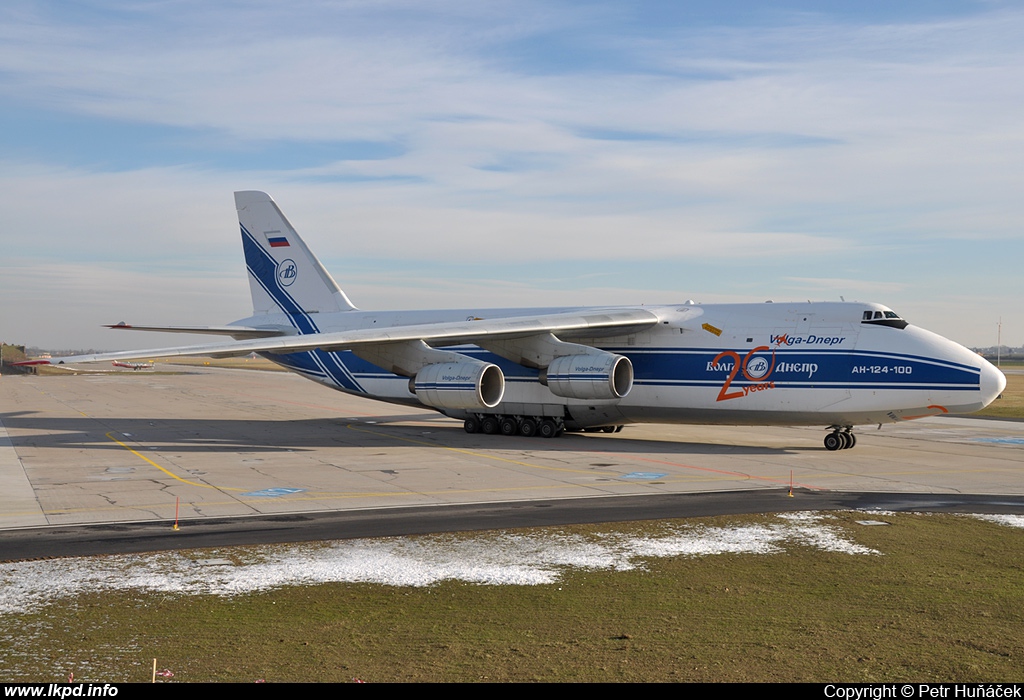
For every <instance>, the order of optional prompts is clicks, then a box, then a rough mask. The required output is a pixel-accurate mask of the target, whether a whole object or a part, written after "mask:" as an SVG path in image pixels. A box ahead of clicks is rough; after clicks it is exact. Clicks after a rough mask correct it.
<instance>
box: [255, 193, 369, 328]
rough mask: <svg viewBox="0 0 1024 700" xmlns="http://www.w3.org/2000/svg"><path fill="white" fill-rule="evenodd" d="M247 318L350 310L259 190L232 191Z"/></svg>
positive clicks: (348, 304)
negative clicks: (244, 277) (249, 309)
mask: <svg viewBox="0 0 1024 700" xmlns="http://www.w3.org/2000/svg"><path fill="white" fill-rule="evenodd" d="M235 208H236V209H238V223H239V226H240V227H241V229H242V248H243V249H244V251H245V266H246V268H247V269H248V272H249V290H250V291H251V292H252V307H253V315H256V316H259V315H264V314H277V313H286V314H290V315H301V316H307V315H308V314H314V313H330V312H333V311H352V310H353V309H355V308H356V307H355V306H353V305H352V302H351V301H349V299H348V297H347V296H345V292H343V291H342V290H341V288H340V287H339V286H338V283H337V282H335V281H334V278H333V277H331V274H330V273H329V272H327V270H326V269H325V268H324V266H323V265H321V264H320V261H319V260H317V258H316V256H315V255H313V253H311V252H310V250H309V248H307V247H306V244H305V243H304V242H303V240H302V239H301V238H300V237H299V234H298V233H297V232H296V231H295V229H294V228H292V225H291V224H290V223H289V222H288V219H287V218H285V215H284V214H282V213H281V210H280V209H278V207H277V204H275V203H274V200H273V199H271V198H270V196H269V195H267V194H266V193H264V192H235Z"/></svg>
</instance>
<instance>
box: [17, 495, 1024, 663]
mask: <svg viewBox="0 0 1024 700" xmlns="http://www.w3.org/2000/svg"><path fill="white" fill-rule="evenodd" d="M835 516H836V519H835V520H834V521H832V522H834V524H835V526H836V527H838V528H840V529H841V530H843V531H844V533H845V534H846V536H847V537H849V538H850V539H852V540H853V541H855V542H857V543H859V544H861V545H865V546H867V547H870V548H872V549H874V550H877V551H878V552H879V553H880V554H874V555H871V554H867V555H865V554H860V555H851V554H846V553H832V552H822V551H821V550H818V549H814V548H811V547H808V546H802V545H800V544H789V545H787V546H786V547H785V550H784V551H783V552H782V553H777V554H758V555H755V554H718V555H711V556H699V557H697V556H676V557H671V558H652V559H649V560H646V561H645V566H644V567H643V568H642V569H636V570H632V571H606V570H588V569H568V570H566V571H565V572H564V573H563V575H562V578H561V579H560V580H559V581H558V582H557V583H552V584H546V585H536V586H513V585H475V584H467V583H461V582H451V581H448V582H444V583H440V584H437V585H433V586H428V587H420V588H414V587H398V586H387V585H380V584H366V583H330V584H321V585H315V586H303V587H299V586H295V587H283V588H277V589H274V590H271V591H269V592H263V593H253V594H246V595H240V596H236V597H220V596H214V595H199V596H196V595H191V596H187V595H175V594H167V593H162V594H147V593H143V592H118V593H103V594H100V593H96V594H88V595H83V596H80V597H78V598H77V599H73V600H61V601H57V602H56V604H51V605H49V606H48V607H45V608H43V609H42V610H40V611H38V612H34V613H28V614H7V615H4V616H3V618H2V619H3V624H2V633H0V665H2V666H3V667H4V668H2V669H0V672H2V676H3V678H4V680H7V681H22V680H31V681H57V680H61V679H64V678H66V677H67V674H68V672H70V671H74V672H75V678H76V679H82V680H94V681H145V680H148V679H149V674H150V668H151V664H152V659H153V658H154V657H156V658H157V659H158V665H159V666H160V667H161V668H164V667H166V668H170V669H172V670H173V671H174V673H175V676H174V681H243V682H252V681H254V680H257V679H266V680H267V681H270V682H273V681H350V680H352V679H353V678H360V679H362V680H366V681H780V682H788V681H826V680H828V681H837V680H841V681H865V682H866V681H1009V680H1019V679H1020V676H1021V672H1022V669H1024V605H1022V601H1024V530H1021V529H1014V528H1009V527H1006V526H1003V525H997V524H993V523H989V522H982V521H978V520H975V519H971V518H968V517H962V516H949V515H919V514H918V515H914V514H898V515H883V516H880V515H877V514H874V515H869V516H866V515H864V514H855V513H838V514H835ZM771 517H772V516H751V517H746V518H736V517H730V518H711V519H702V520H699V521H697V520H694V521H686V522H687V523H688V524H690V525H699V524H703V525H707V526H724V525H730V524H736V523H743V524H752V523H753V524H757V523H767V522H769V521H770V520H771ZM865 517H870V518H873V519H877V520H884V521H886V522H888V523H890V525H889V526H887V527H868V526H864V525H860V524H857V522H856V521H857V520H859V519H863V518H865ZM659 527H662V525H661V524H658V523H630V524H617V525H602V526H593V527H578V528H563V529H561V530H560V531H561V532H566V531H568V532H573V533H580V534H583V535H585V536H586V535H588V534H592V533H594V532H601V531H608V530H611V529H614V530H616V531H620V532H631V531H637V532H644V531H648V530H656V529H658V528H659ZM476 536H478V535H475V534H472V533H469V534H466V535H460V536H459V537H476ZM194 556H196V557H204V556H211V554H210V553H209V552H195V553H194ZM216 556H219V557H225V556H228V557H230V556H231V555H230V552H229V551H227V550H220V551H218V552H217V553H216Z"/></svg>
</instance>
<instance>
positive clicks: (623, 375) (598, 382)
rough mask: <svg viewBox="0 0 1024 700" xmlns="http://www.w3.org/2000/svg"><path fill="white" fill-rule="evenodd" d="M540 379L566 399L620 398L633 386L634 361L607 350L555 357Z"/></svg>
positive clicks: (552, 390) (557, 394)
mask: <svg viewBox="0 0 1024 700" xmlns="http://www.w3.org/2000/svg"><path fill="white" fill-rule="evenodd" d="M541 381H542V382H544V383H546V384H547V387H548V389H550V390H551V393H552V394H554V395H555V396H562V397H564V398H567V399H621V398H622V397H624V396H625V395H626V394H628V393H629V390H630V389H632V388H633V363H631V362H630V361H629V358H627V357H623V356H622V355H615V354H613V353H610V352H600V351H599V352H593V353H585V354H579V355H563V356H562V357H556V358H555V359H554V360H553V361H552V362H551V364H550V365H548V367H547V370H546V371H544V372H543V373H541Z"/></svg>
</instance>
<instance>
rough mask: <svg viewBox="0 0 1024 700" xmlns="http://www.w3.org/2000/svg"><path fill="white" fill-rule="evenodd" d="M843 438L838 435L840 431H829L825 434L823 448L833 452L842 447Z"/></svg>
mask: <svg viewBox="0 0 1024 700" xmlns="http://www.w3.org/2000/svg"><path fill="white" fill-rule="evenodd" d="M844 442H845V441H844V440H843V438H841V437H840V433H838V432H835V433H829V434H828V435H826V436H825V449H826V450H828V451H829V452H835V451H836V450H840V449H842V448H843V444H844Z"/></svg>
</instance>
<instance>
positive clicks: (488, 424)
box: [480, 416, 498, 435]
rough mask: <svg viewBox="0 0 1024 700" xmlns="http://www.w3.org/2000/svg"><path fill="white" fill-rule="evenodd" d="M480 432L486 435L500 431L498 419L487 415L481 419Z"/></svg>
mask: <svg viewBox="0 0 1024 700" xmlns="http://www.w3.org/2000/svg"><path fill="white" fill-rule="evenodd" d="M480 432H482V433H483V434H484V435H494V434H495V433H496V432H498V419H497V418H495V417H494V416H487V417H486V418H484V419H483V420H482V421H480Z"/></svg>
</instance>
